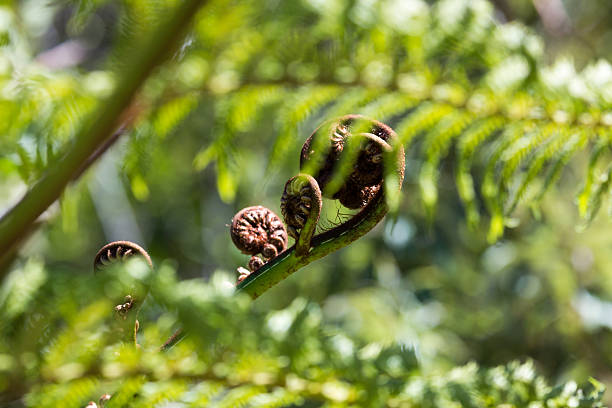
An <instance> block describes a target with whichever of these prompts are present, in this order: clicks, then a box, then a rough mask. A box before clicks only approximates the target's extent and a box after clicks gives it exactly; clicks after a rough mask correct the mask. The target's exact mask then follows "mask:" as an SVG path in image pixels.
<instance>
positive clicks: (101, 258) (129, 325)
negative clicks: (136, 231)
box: [93, 241, 153, 345]
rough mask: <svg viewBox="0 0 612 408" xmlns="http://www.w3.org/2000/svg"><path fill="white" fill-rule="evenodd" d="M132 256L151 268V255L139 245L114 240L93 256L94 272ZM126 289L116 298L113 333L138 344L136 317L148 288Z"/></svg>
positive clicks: (101, 270)
mask: <svg viewBox="0 0 612 408" xmlns="http://www.w3.org/2000/svg"><path fill="white" fill-rule="evenodd" d="M132 257H141V258H143V259H144V260H145V262H146V263H147V265H148V266H149V268H151V269H152V268H153V262H152V261H151V257H150V256H149V254H148V253H147V251H145V250H144V249H143V248H142V247H141V246H139V245H137V244H135V243H133V242H130V241H115V242H111V243H109V244H106V245H104V246H103V247H102V248H100V250H99V251H98V253H97V254H96V256H95V258H94V265H93V266H94V272H96V273H100V272H103V271H104V269H106V268H110V267H112V265H113V264H117V263H120V262H124V261H126V260H127V259H129V258H132ZM126 291H127V292H129V293H128V294H127V295H124V297H123V298H122V299H117V300H116V301H119V302H120V303H118V304H117V305H116V306H115V307H114V310H115V316H116V317H117V320H118V322H117V325H116V327H115V328H114V333H115V335H116V336H117V337H118V338H119V339H121V340H124V341H126V342H130V343H134V344H135V345H138V343H137V341H136V335H137V332H138V328H139V323H138V319H137V317H138V312H139V311H140V307H141V306H142V303H143V302H144V299H145V297H146V296H147V292H148V288H143V287H130V288H129V289H127V290H126ZM124 293H125V292H124Z"/></svg>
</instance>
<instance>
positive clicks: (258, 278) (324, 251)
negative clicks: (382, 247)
mask: <svg viewBox="0 0 612 408" xmlns="http://www.w3.org/2000/svg"><path fill="white" fill-rule="evenodd" d="M386 213H387V204H386V202H385V198H384V194H383V192H382V189H381V191H380V192H379V193H378V194H377V196H376V197H375V198H374V199H372V201H371V202H370V203H369V204H368V205H367V206H366V207H365V208H364V209H363V210H361V211H360V212H359V214H357V215H356V216H355V217H353V218H351V219H350V220H348V221H347V222H345V223H343V224H341V225H339V226H337V227H336V228H333V229H331V230H329V231H327V232H324V233H322V234H319V235H316V236H315V237H314V238H313V239H312V248H311V250H310V252H308V254H307V255H305V256H298V255H297V254H296V251H295V246H293V247H291V248H289V249H287V250H286V251H285V252H283V253H282V254H280V255H279V256H277V257H276V258H274V259H273V260H271V261H270V262H268V263H267V264H265V265H264V266H262V267H261V268H259V269H258V270H257V271H256V272H255V273H253V274H251V275H250V276H248V277H247V278H246V279H245V280H243V281H242V282H240V284H238V286H237V290H238V292H245V293H248V294H249V295H250V296H251V297H252V298H257V297H259V296H260V295H261V294H262V293H264V292H265V291H266V290H268V289H270V288H271V287H272V286H274V285H276V284H277V283H279V282H280V281H282V280H283V279H285V278H287V277H288V276H289V275H291V274H292V273H293V272H295V271H297V270H298V269H300V268H302V267H304V266H306V265H308V264H309V263H311V262H314V261H316V260H317V259H320V258H323V257H324V256H325V255H328V254H330V253H332V252H334V251H337V250H338V249H340V248H343V247H345V246H347V245H348V244H350V243H351V242H353V241H355V240H357V239H359V238H361V237H362V236H363V235H365V234H366V233H368V232H369V231H370V230H371V229H372V228H374V227H375V226H376V224H378V223H379V222H380V220H382V219H383V218H384V216H385V214H386Z"/></svg>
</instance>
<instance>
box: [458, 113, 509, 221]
mask: <svg viewBox="0 0 612 408" xmlns="http://www.w3.org/2000/svg"><path fill="white" fill-rule="evenodd" d="M504 124H505V120H504V119H503V118H501V117H499V116H493V117H489V118H485V119H482V120H480V121H478V122H476V123H474V124H472V125H471V126H470V127H469V128H468V129H467V130H466V131H465V132H464V134H463V136H462V137H461V138H460V139H459V141H458V143H457V155H458V158H457V169H456V173H457V174H456V183H457V191H458V193H459V197H460V198H461V200H462V201H463V205H464V207H465V212H466V218H467V221H468V225H469V226H470V227H471V228H475V227H476V226H477V225H478V223H479V221H480V212H479V210H478V205H477V203H476V192H475V189H474V180H473V178H472V175H471V173H470V168H471V166H472V161H473V158H474V154H475V153H476V150H477V149H478V148H479V147H480V146H481V145H482V144H483V143H485V142H486V141H487V139H489V138H491V137H493V136H494V135H495V133H496V132H497V131H498V130H499V129H500V128H502V126H504Z"/></svg>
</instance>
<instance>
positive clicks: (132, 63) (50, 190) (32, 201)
mask: <svg viewBox="0 0 612 408" xmlns="http://www.w3.org/2000/svg"><path fill="white" fill-rule="evenodd" d="M204 3H205V0H185V1H184V2H181V3H180V5H179V6H177V7H176V9H175V11H174V13H173V14H172V15H171V17H169V18H168V19H167V20H165V22H164V23H163V25H162V26H161V27H160V28H159V29H157V30H155V32H154V33H152V35H151V36H150V37H149V38H148V39H147V41H145V42H144V43H143V44H142V46H141V47H138V49H135V50H134V52H133V54H132V55H133V57H132V58H131V59H130V60H129V61H128V62H127V63H126V65H125V67H124V69H122V70H121V72H120V73H119V75H118V77H119V78H121V81H120V82H119V83H118V84H117V87H116V88H115V90H114V92H113V94H112V95H111V96H110V97H109V98H108V99H107V100H106V101H105V102H103V103H100V106H99V107H98V109H97V110H96V112H94V114H93V115H92V116H90V117H89V118H88V120H87V121H86V123H85V124H84V125H83V126H82V127H81V129H80V130H79V132H78V133H77V135H76V137H75V139H74V142H73V143H72V144H71V145H70V146H69V147H68V148H67V151H66V152H65V154H64V155H63V157H61V158H60V159H59V160H58V161H56V162H55V163H54V164H52V165H51V166H50V168H49V169H48V170H47V172H46V173H45V174H44V175H43V176H42V177H41V178H40V179H39V180H38V181H37V182H36V183H35V184H34V185H33V186H32V188H31V189H30V190H29V191H28V192H27V193H26V194H25V196H24V197H23V198H22V199H21V201H19V202H18V203H17V204H16V205H15V206H14V207H13V208H12V209H11V210H10V211H9V212H7V213H6V214H5V215H4V216H3V217H2V219H0V254H7V253H11V252H14V251H15V250H16V249H17V248H18V246H19V244H20V243H21V242H22V241H23V240H24V238H25V236H26V232H27V231H28V230H29V229H30V226H31V225H32V224H33V223H34V222H35V221H36V219H37V218H38V217H39V216H40V215H41V214H42V213H43V212H44V211H45V210H46V209H47V208H48V207H49V206H50V205H51V204H53V202H55V200H57V199H58V198H59V196H60V195H61V193H62V191H63V190H64V188H65V187H66V186H67V185H68V183H70V181H72V180H73V178H74V176H75V174H79V173H80V172H82V171H83V170H84V168H85V167H86V166H87V165H89V164H91V162H88V160H89V158H90V157H92V155H94V154H95V152H96V151H97V150H98V149H100V148H101V147H102V146H104V144H105V143H106V141H107V140H108V139H109V138H111V137H112V135H113V133H114V131H115V130H116V129H117V127H118V126H119V125H120V123H118V121H119V118H120V116H121V114H122V112H124V111H125V110H126V108H127V107H128V106H129V104H130V102H131V101H132V99H133V97H134V95H135V94H136V92H137V91H138V89H139V88H140V87H141V85H142V84H143V83H144V82H145V80H146V79H147V78H148V77H149V75H150V74H151V72H152V71H153V70H154V68H155V67H156V66H158V65H159V64H161V63H162V62H163V61H164V60H166V59H167V58H168V57H169V56H171V55H172V53H171V50H172V49H173V46H174V45H175V44H177V43H178V41H179V40H180V39H181V38H182V34H183V32H184V31H185V27H186V26H188V24H189V23H190V22H191V20H192V19H193V18H194V16H195V15H196V12H197V11H198V9H199V8H200V7H201V6H202V5H203V4H204ZM7 269H8V268H4V269H3V270H0V279H2V278H4V276H5V275H6V273H7Z"/></svg>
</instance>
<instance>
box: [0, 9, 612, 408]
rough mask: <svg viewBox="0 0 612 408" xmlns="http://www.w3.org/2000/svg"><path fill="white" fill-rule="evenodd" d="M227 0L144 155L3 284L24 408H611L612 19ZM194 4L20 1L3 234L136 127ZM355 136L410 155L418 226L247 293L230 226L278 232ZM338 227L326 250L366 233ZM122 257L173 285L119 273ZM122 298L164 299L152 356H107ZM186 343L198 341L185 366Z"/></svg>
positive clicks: (151, 112) (180, 68)
mask: <svg viewBox="0 0 612 408" xmlns="http://www.w3.org/2000/svg"><path fill="white" fill-rule="evenodd" d="M204 3H205V4H204V5H203V6H202V9H201V10H200V12H199V13H198V14H197V15H194V16H192V20H193V25H192V26H190V30H189V33H188V34H187V36H186V38H185V39H184V40H183V41H182V42H181V44H180V46H179V47H177V48H176V49H173V50H167V52H166V53H167V55H168V57H169V61H168V62H166V63H164V64H161V65H159V66H158V67H157V69H156V70H155V71H153V72H152V73H151V75H150V76H149V77H148V78H140V80H141V81H144V85H143V87H142V88H141V89H140V91H139V92H138V94H137V95H136V98H135V102H134V103H133V104H132V105H131V107H130V109H129V110H128V111H127V112H124V116H123V117H122V119H123V120H124V123H126V128H125V134H124V135H122V136H121V137H120V138H119V139H118V141H117V142H116V143H115V144H114V145H113V146H112V147H111V148H110V149H109V150H108V151H107V152H106V153H105V154H104V155H103V156H102V157H101V159H100V160H99V161H98V162H97V163H96V164H94V165H93V166H92V167H91V169H90V170H88V171H87V172H85V173H84V174H83V175H82V177H81V178H80V180H79V181H78V182H77V183H74V184H72V185H71V186H69V188H68V189H67V190H65V192H64V194H63V195H62V197H61V199H60V200H59V202H58V203H57V204H54V205H53V206H51V207H50V208H49V209H48V211H46V212H45V213H44V214H43V216H42V221H44V223H43V224H42V225H41V226H40V228H39V229H38V230H37V231H36V232H35V233H34V234H33V235H32V236H31V237H30V239H29V240H28V241H27V243H26V245H25V246H24V247H23V248H22V249H21V251H20V252H19V254H18V255H17V256H16V258H15V259H12V262H11V263H9V262H6V260H4V264H3V265H2V268H3V269H4V270H6V271H9V272H10V275H9V276H8V277H7V278H5V279H4V281H3V286H2V292H1V293H0V302H1V304H2V307H1V311H2V312H1V313H2V320H1V323H0V327H1V332H2V342H0V392H2V397H0V398H2V399H0V401H1V402H2V404H4V405H8V406H22V405H28V406H56V404H58V401H63V403H65V404H66V405H65V406H85V405H86V403H87V401H89V400H97V398H98V397H99V395H101V394H103V393H105V392H109V393H111V394H113V398H112V399H111V401H112V402H111V403H110V404H114V405H113V406H115V405H116V406H122V404H133V405H131V406H137V405H135V404H141V405H142V406H153V405H155V404H160V405H159V406H164V405H163V404H167V402H166V401H180V403H181V404H183V405H178V406H189V404H193V405H194V406H198V404H199V405H200V406H202V405H206V404H218V405H220V406H240V404H242V406H250V405H252V406H290V404H296V405H300V404H304V405H305V406H345V405H349V404H356V406H377V404H382V403H383V402H385V403H387V405H389V406H404V405H405V406H451V405H450V404H451V402H450V401H451V400H452V401H454V403H456V404H462V405H464V406H495V405H496V404H500V403H508V404H514V405H515V406H527V404H528V403H529V401H540V403H542V404H546V403H548V404H549V405H540V406H567V405H568V404H569V405H570V406H577V405H576V404H583V406H596V405H594V404H596V402H595V400H597V398H598V397H597V396H598V392H599V385H598V383H596V382H592V383H589V378H590V377H594V378H596V379H597V380H598V381H600V382H601V383H603V384H608V385H609V384H611V383H612V378H611V377H610V374H609V373H610V369H611V367H612V355H611V354H610V351H609V350H612V337H611V331H610V329H611V327H612V321H611V320H610V317H609V316H610V315H611V314H610V311H611V310H612V303H611V302H612V280H611V279H610V278H611V276H610V268H609V265H610V264H611V261H612V259H609V258H610V255H609V253H610V251H609V248H610V245H611V244H612V242H610V238H608V235H609V234H607V233H606V232H607V229H608V228H609V226H610V225H609V223H610V221H609V219H608V217H607V214H606V211H599V210H600V209H601V208H602V207H603V208H604V209H606V206H609V204H608V203H607V197H608V195H609V174H610V167H609V158H610V152H609V147H610V130H609V129H610V124H611V123H612V111H611V109H610V108H611V106H610V105H611V103H612V68H611V66H610V64H609V63H608V62H607V60H606V59H608V60H609V58H610V55H611V52H612V50H611V48H610V47H611V45H610V44H612V42H611V41H610V38H611V36H612V31H611V30H610V29H609V27H610V20H611V19H612V13H611V9H612V6H611V5H610V4H609V2H607V1H604V0H600V1H589V2H581V1H578V0H568V1H564V2H560V1H552V0H551V1H534V2H531V1H521V0H516V1H510V0H508V1H502V0H500V1H497V2H494V3H489V2H485V1H475V2H468V1H460V0H445V1H438V2H425V1H419V0H411V1H399V0H398V1H365V0H364V1H349V0H346V1H340V0H338V1H315V0H310V1H306V0H304V1H294V2H293V1H292V2H282V1H280V2H279V1H246V2H232V1H222V0H217V1H209V2H204ZM174 7H176V4H175V2H173V1H162V0H157V1H150V0H149V1H125V2H112V1H99V0H98V1H81V2H69V1H59V2H49V3H44V4H43V5H41V3H40V2H38V1H21V2H10V1H9V2H6V3H4V5H3V6H2V7H1V8H0V30H1V32H0V45H1V48H0V87H1V94H0V105H1V108H0V116H1V119H0V131H1V134H2V137H0V208H2V211H6V210H8V209H9V208H10V207H11V206H12V205H14V204H15V203H16V202H17V200H18V199H19V197H20V196H21V195H22V194H23V193H24V191H26V189H27V188H28V186H31V185H33V183H34V182H35V181H36V180H37V179H38V178H39V177H40V176H41V175H42V174H44V172H45V169H47V168H49V166H53V165H56V164H58V163H61V159H60V157H61V153H62V151H63V149H65V148H66V146H70V144H71V143H72V141H73V140H74V138H75V135H77V134H79V129H81V128H82V127H83V126H84V125H83V124H84V122H85V118H86V117H87V115H88V114H89V113H91V112H95V110H96V109H99V108H100V107H104V105H105V104H112V103H113V100H112V99H110V100H108V99H107V98H108V97H109V96H110V95H113V94H112V91H113V89H115V88H116V87H118V86H121V85H122V84H123V82H122V81H123V80H124V77H123V76H122V73H123V72H124V70H126V69H127V68H128V67H129V66H130V63H131V62H132V61H133V60H134V59H135V57H134V54H135V50H138V49H139V47H141V46H142V44H144V43H145V41H146V39H147V38H148V37H150V36H151V35H152V33H155V32H156V29H159V27H160V22H162V21H163V20H164V18H165V17H166V15H167V14H168V12H167V11H168V10H171V9H173V8H174ZM145 79H146V81H145ZM349 112H361V113H364V114H366V115H369V116H372V117H375V118H377V119H380V120H383V121H385V122H387V123H389V124H391V125H392V126H393V127H394V128H395V129H396V130H397V131H398V133H399V135H400V137H401V138H402V140H403V142H404V143H405V145H406V146H407V158H408V160H407V172H406V181H405V183H404V187H403V194H402V197H401V201H400V202H399V203H398V207H397V208H395V209H396V211H395V213H394V215H393V217H388V218H387V220H386V221H385V222H383V224H382V225H380V226H379V227H377V229H375V230H374V231H372V232H371V233H370V234H368V236H367V237H365V238H363V239H361V240H360V241H358V242H356V243H354V244H353V245H351V246H349V247H348V248H345V249H343V250H341V251H339V252H338V253H336V254H333V255H332V256H329V257H328V258H326V259H324V260H321V261H318V262H316V263H314V264H311V265H309V266H308V267H307V268H305V269H304V270H301V271H299V272H298V273H296V274H295V275H293V276H292V277H290V278H289V279H287V280H285V281H284V282H282V283H281V284H279V285H278V286H277V287H275V288H273V289H271V290H270V291H269V292H268V293H266V294H265V295H264V296H263V297H262V298H260V299H258V300H257V301H256V302H254V303H249V302H248V301H247V300H245V299H242V298H239V297H233V296H231V297H230V296H228V295H227V289H226V285H225V284H223V283H222V282H223V281H224V278H223V276H228V275H231V274H232V273H233V271H234V270H235V268H236V267H237V266H238V265H244V264H245V263H246V258H245V256H244V255H241V254H240V253H239V252H238V251H237V250H236V249H234V248H233V247H232V246H231V245H230V240H229V234H228V228H227V224H228V223H229V221H230V219H231V217H232V215H233V214H234V213H235V212H236V211H237V210H239V209H240V208H242V207H244V206H247V205H255V204H262V205H266V206H268V207H270V208H272V209H274V210H278V208H279V198H280V194H281V191H282V186H283V185H284V182H285V181H286V180H287V179H288V178H289V177H291V176H292V175H294V174H296V173H297V172H298V155H299V149H300V147H301V143H302V141H303V140H304V139H305V138H306V137H307V136H308V135H309V134H310V133H311V132H312V130H313V129H314V128H316V126H317V125H318V124H319V123H320V122H321V121H323V120H325V119H327V118H331V117H335V116H338V115H340V114H345V113H349ZM544 193H546V194H544ZM326 206H327V208H328V213H327V220H325V221H324V223H325V224H326V225H328V226H329V225H332V224H333V223H334V222H336V221H337V218H338V217H340V218H341V217H343V215H342V214H344V213H345V212H346V210H345V209H342V208H339V207H338V206H337V205H336V204H335V203H334V202H326ZM611 208H612V207H611ZM608 212H609V211H608ZM116 239H129V240H133V241H136V242H138V243H140V244H142V245H143V246H144V247H146V248H147V249H148V250H149V252H150V254H151V255H152V257H153V258H154V261H155V263H156V265H157V266H158V273H157V274H156V275H155V276H154V277H151V276H148V275H147V274H145V273H142V270H140V272H139V269H138V267H137V266H131V268H135V269H133V270H132V269H129V270H128V271H127V272H125V271H124V272H121V271H115V272H113V273H118V274H119V275H112V274H111V275H110V276H109V277H107V278H108V280H107V279H106V277H94V276H93V273H92V271H91V262H92V259H93V255H94V254H95V253H96V252H97V249H98V248H99V247H100V246H102V245H103V244H104V243H106V242H108V241H111V240H116ZM130 271H131V272H130ZM224 274H225V275H224ZM122 276H128V277H130V278H129V279H136V280H139V281H146V282H147V283H148V284H150V285H151V293H150V296H149V298H148V299H147V302H148V304H147V305H146V308H145V310H143V317H142V318H141V322H142V327H143V331H142V336H141V337H142V339H141V341H142V343H143V349H142V350H140V351H134V350H132V349H129V348H127V347H123V346H121V345H118V344H113V342H112V341H111V340H109V339H108V338H107V337H108V336H107V335H106V334H107V333H108V331H109V330H110V329H109V327H110V326H112V319H111V316H110V315H108V314H107V311H108V310H109V309H110V308H112V304H113V302H114V298H113V296H116V295H117V293H118V292H120V290H119V289H117V287H116V286H117V285H109V284H108V282H115V281H118V282H122V285H123V284H125V285H127V284H128V283H126V282H124V281H123V280H122V279H123V278H121V277H122ZM174 276H178V277H174ZM129 279H128V280H129ZM203 281H214V282H217V283H213V284H209V285H206V284H204V283H202V282H203ZM109 286H111V288H110V289H109ZM102 293H104V294H106V296H99V294H102ZM306 299H307V300H306ZM178 320H180V321H181V322H182V324H184V325H186V326H187V327H189V329H190V333H191V335H190V336H189V337H188V338H187V339H186V340H185V341H183V342H181V343H179V345H178V346H176V347H175V348H173V349H172V351H171V353H169V354H168V355H167V357H160V355H159V353H157V352H156V348H157V347H158V346H159V345H160V344H161V343H163V340H164V339H165V338H166V337H167V336H168V335H169V334H170V333H172V330H173V329H174V328H175V327H176V326H177V325H178ZM117 350H118V351H117ZM194 350H198V353H195V354H194ZM164 356H165V355H164ZM515 360H516V361H519V362H514V363H512V361H515ZM496 366H500V367H499V368H494V367H496ZM479 367H483V368H479ZM534 368H535V369H537V372H539V373H541V375H543V376H544V377H545V378H547V380H543V379H542V378H541V377H538V376H536V375H535V374H534ZM574 380H575V381H577V382H578V383H580V384H586V385H585V387H586V388H585V391H584V392H583V391H580V390H577V388H576V386H575V383H573V382H572V381H574ZM546 384H550V385H558V384H561V385H560V388H558V389H555V391H551V388H548V386H547V385H546ZM563 384H565V385H563ZM589 384H590V385H589ZM423 390H428V391H423ZM591 392H592V393H591ZM134 393H136V396H133V394H134ZM608 398H609V397H608ZM121 401H123V402H121ZM198 401H199V402H198ZM206 401H208V402H206ZM545 401H552V402H545ZM223 404H225V405H223ZM249 404H250V405H249ZM266 404H268V405H266ZM274 404H276V405H274ZM402 404H404V405H402ZM406 404H408V405H406ZM553 404H557V405H553ZM459 406H461V405H459ZM511 406H512V405H511ZM533 406H538V405H533Z"/></svg>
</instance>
